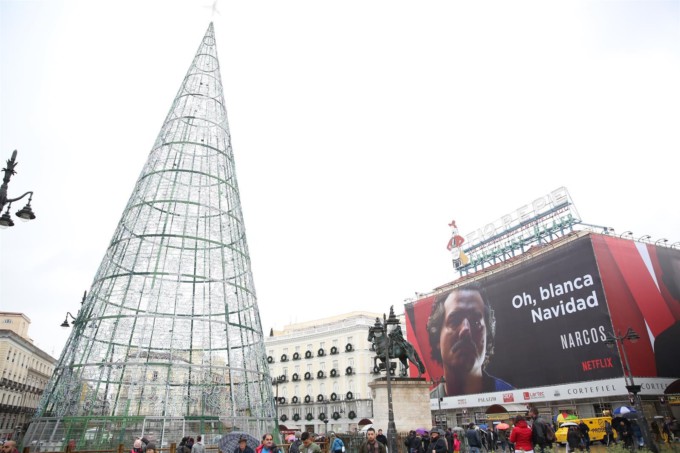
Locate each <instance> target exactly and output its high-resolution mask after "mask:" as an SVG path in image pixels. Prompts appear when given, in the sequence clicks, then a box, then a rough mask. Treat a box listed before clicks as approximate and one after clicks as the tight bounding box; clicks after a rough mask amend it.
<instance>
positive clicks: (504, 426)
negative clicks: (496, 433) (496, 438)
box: [496, 423, 510, 429]
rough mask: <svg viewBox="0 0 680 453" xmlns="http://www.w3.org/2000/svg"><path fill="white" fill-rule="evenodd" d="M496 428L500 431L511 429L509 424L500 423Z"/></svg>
mask: <svg viewBox="0 0 680 453" xmlns="http://www.w3.org/2000/svg"><path fill="white" fill-rule="evenodd" d="M496 428H498V429H508V428H510V425H508V424H507V423H499V424H498V425H497V426H496Z"/></svg>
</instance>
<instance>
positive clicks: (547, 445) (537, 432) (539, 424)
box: [529, 407, 555, 453]
mask: <svg viewBox="0 0 680 453" xmlns="http://www.w3.org/2000/svg"><path fill="white" fill-rule="evenodd" d="M529 418H531V419H532V420H533V423H532V425H531V440H532V442H533V443H534V449H535V450H536V451H537V452H538V453H545V451H546V450H552V444H553V442H555V431H554V430H553V429H552V426H551V425H549V424H548V423H547V422H546V421H545V420H543V419H542V418H541V417H540V416H539V413H538V409H537V408H535V407H532V408H531V409H529Z"/></svg>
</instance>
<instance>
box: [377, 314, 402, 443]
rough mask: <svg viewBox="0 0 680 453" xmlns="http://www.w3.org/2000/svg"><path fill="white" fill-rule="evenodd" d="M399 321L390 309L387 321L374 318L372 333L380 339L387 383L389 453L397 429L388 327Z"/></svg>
mask: <svg viewBox="0 0 680 453" xmlns="http://www.w3.org/2000/svg"><path fill="white" fill-rule="evenodd" d="M398 324H399V319H397V317H396V316H395V315H394V310H393V309H392V308H390V317H389V319H388V318H387V317H386V316H385V314H384V313H383V321H382V322H380V318H375V325H374V326H373V331H374V333H375V336H376V337H378V338H381V337H382V343H383V348H382V350H383V351H384V356H385V357H384V360H385V362H384V364H385V380H386V381H387V446H388V448H389V451H390V453H396V451H397V449H396V445H397V443H396V434H397V427H396V425H395V423H394V409H393V405H392V376H391V372H392V362H390V350H391V349H392V348H391V346H392V340H391V339H390V336H389V332H388V326H390V325H398Z"/></svg>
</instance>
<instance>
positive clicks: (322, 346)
mask: <svg viewBox="0 0 680 453" xmlns="http://www.w3.org/2000/svg"><path fill="white" fill-rule="evenodd" d="M324 346H326V342H325V341H320V342H319V347H320V348H321V349H323V348H324Z"/></svg>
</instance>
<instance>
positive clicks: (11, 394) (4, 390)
mask: <svg viewBox="0 0 680 453" xmlns="http://www.w3.org/2000/svg"><path fill="white" fill-rule="evenodd" d="M30 324H31V320H30V319H29V318H28V317H27V316H26V315H24V314H23V313H11V312H0V439H14V440H16V439H19V440H20V439H21V437H22V435H23V433H25V432H26V428H27V427H28V422H29V421H30V420H31V417H32V416H33V414H34V413H35V409H36V407H37V406H38V400H39V399H40V395H42V393H43V391H44V389H45V386H46V385H47V381H48V380H49V378H50V376H52V372H53V371H54V364H55V362H56V359H54V358H53V357H52V356H50V355H49V354H47V353H46V352H44V351H43V350H41V349H40V348H38V347H36V346H35V345H34V344H33V340H31V338H30V337H29V336H28V327H29V325H30Z"/></svg>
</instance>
